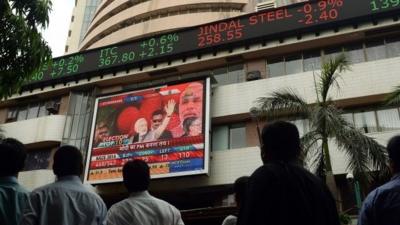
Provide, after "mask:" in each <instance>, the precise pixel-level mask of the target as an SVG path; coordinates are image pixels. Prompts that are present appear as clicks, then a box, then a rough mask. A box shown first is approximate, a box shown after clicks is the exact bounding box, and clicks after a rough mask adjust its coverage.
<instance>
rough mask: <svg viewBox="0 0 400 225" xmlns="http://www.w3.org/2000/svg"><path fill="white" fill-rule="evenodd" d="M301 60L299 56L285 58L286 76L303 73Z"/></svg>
mask: <svg viewBox="0 0 400 225" xmlns="http://www.w3.org/2000/svg"><path fill="white" fill-rule="evenodd" d="M302 61H303V59H302V55H301V54H297V55H291V56H287V57H285V69H286V71H285V72H286V74H294V73H301V72H303V62H302Z"/></svg>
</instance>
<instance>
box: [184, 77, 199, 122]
mask: <svg viewBox="0 0 400 225" xmlns="http://www.w3.org/2000/svg"><path fill="white" fill-rule="evenodd" d="M202 105H203V85H202V84H201V83H198V82H194V83H191V84H189V85H188V86H187V87H186V89H185V90H184V91H183V92H182V93H181V95H180V97H179V119H180V121H181V123H183V121H184V120H185V119H186V118H188V117H198V118H201V116H202V113H203V112H202Z"/></svg>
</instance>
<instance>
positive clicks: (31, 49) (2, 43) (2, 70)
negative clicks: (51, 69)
mask: <svg viewBox="0 0 400 225" xmlns="http://www.w3.org/2000/svg"><path fill="white" fill-rule="evenodd" d="M50 10H51V1H50V0H1V1H0V24H1V25H0V99H2V98H7V97H9V96H11V95H12V94H13V93H15V92H17V91H18V90H19V89H20V87H21V86H22V84H23V82H24V81H25V80H27V79H29V77H30V76H31V75H33V74H34V73H35V72H37V71H38V70H39V68H40V66H41V65H43V64H44V63H46V62H47V61H49V60H50V59H51V50H50V48H49V47H48V46H47V43H46V41H44V40H43V38H42V35H41V33H40V32H39V30H40V29H42V28H45V27H47V25H48V21H49V17H48V14H49V12H50Z"/></svg>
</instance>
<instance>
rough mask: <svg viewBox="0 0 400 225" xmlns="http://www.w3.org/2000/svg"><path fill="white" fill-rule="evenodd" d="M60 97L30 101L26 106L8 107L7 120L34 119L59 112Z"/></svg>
mask: <svg viewBox="0 0 400 225" xmlns="http://www.w3.org/2000/svg"><path fill="white" fill-rule="evenodd" d="M59 105H60V99H59V98H57V99H51V100H48V101H44V102H33V103H28V104H26V105H24V106H19V107H15V108H10V109H8V113H7V122H15V121H21V120H27V119H33V118H37V117H42V116H48V115H50V114H57V113H58V106H59Z"/></svg>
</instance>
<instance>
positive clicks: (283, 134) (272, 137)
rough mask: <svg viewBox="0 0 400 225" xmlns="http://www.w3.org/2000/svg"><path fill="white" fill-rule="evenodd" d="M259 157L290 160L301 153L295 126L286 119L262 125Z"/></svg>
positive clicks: (264, 159) (265, 159)
mask: <svg viewBox="0 0 400 225" xmlns="http://www.w3.org/2000/svg"><path fill="white" fill-rule="evenodd" d="M261 136H262V142H263V143H262V147H261V153H262V154H261V158H262V160H263V162H265V161H267V160H279V161H284V162H288V161H292V160H296V159H297V158H298V157H299V156H300V153H301V147H300V137H299V131H298V130H297V127H296V126H295V125H294V124H292V123H289V122H286V121H276V122H273V123H270V124H267V125H265V126H264V128H263V131H262V135H261Z"/></svg>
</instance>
